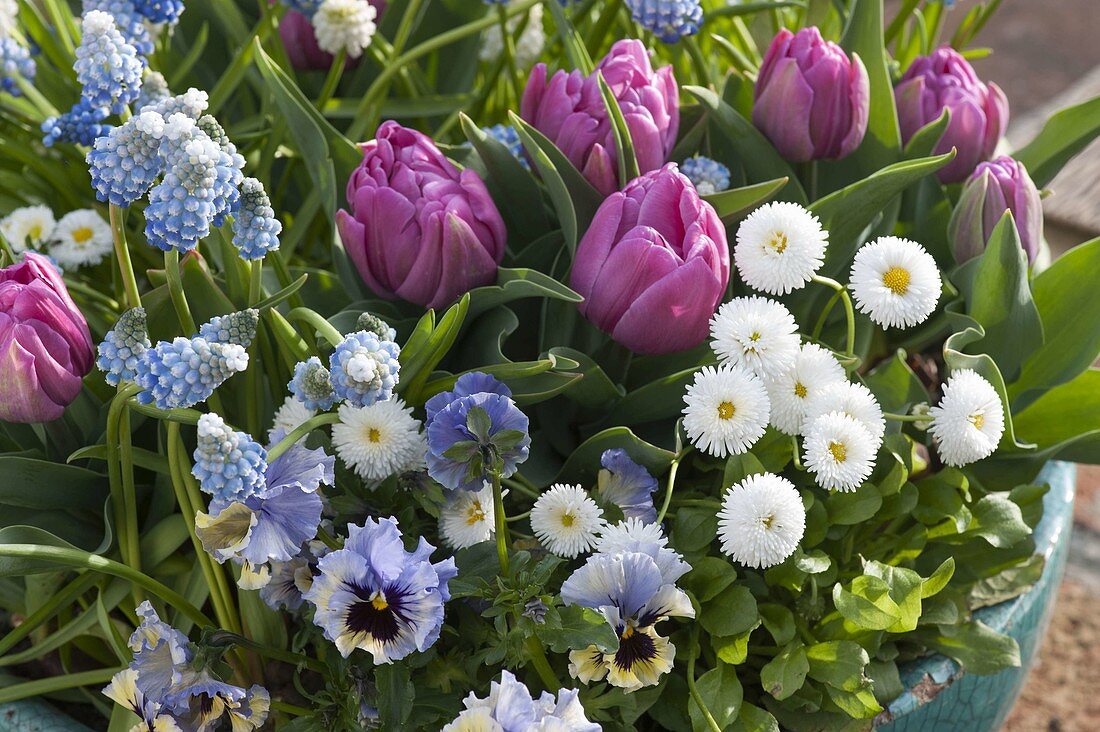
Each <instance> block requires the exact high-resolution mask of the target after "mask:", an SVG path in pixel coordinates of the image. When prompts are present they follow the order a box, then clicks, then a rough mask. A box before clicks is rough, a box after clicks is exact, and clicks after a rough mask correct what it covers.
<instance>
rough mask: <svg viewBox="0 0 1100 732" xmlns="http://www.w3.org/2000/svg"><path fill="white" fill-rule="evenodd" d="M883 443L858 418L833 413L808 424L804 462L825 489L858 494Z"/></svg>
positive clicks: (803, 444) (872, 468) (803, 443)
mask: <svg viewBox="0 0 1100 732" xmlns="http://www.w3.org/2000/svg"><path fill="white" fill-rule="evenodd" d="M880 443H881V441H880V440H876V439H875V437H874V435H872V434H871V432H870V431H869V430H868V429H867V427H865V426H864V425H863V423H862V422H860V421H859V420H857V419H856V418H854V417H851V416H849V415H847V414H844V413H843V412H829V413H828V414H823V415H822V416H820V417H818V418H817V419H815V420H814V421H813V422H810V423H809V424H808V426H807V428H806V437H805V439H804V440H803V442H802V448H803V451H804V456H803V458H802V461H803V462H804V463H805V464H806V469H807V470H809V471H810V472H811V473H813V474H814V480H815V481H816V482H817V484H818V485H819V486H821V487H822V488H826V489H828V490H834V491H845V492H849V491H854V490H856V489H857V488H859V487H860V486H861V485H863V482H864V481H865V480H867V479H868V478H869V477H871V471H872V470H874V469H875V455H876V454H877V453H878V446H879V444H880Z"/></svg>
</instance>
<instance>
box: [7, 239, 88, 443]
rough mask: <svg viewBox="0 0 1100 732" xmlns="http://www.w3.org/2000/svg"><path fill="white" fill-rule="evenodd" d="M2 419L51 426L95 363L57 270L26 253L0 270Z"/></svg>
mask: <svg viewBox="0 0 1100 732" xmlns="http://www.w3.org/2000/svg"><path fill="white" fill-rule="evenodd" d="M0 359H2V362H0V421H5V422H22V423H27V422H50V421H53V420H55V419H57V418H59V417H60V416H61V415H62V413H63V412H64V411H65V407H67V406H68V405H69V404H70V403H71V402H72V401H73V400H74V399H76V395H77V394H79V393H80V389H81V385H82V379H83V377H84V375H85V374H87V373H88V372H89V371H91V369H92V362H93V359H94V356H93V351H92V337H91V334H90V333H89V332H88V324H87V322H86V321H85V320H84V316H83V315H82V314H81V313H80V310H78V309H77V307H76V304H75V303H74V302H73V301H72V298H70V297H69V291H68V290H67V289H66V288H65V283H64V282H63V281H62V279H61V276H60V275H59V274H58V272H57V269H56V268H54V266H53V265H52V264H51V263H50V260H48V259H46V258H45V257H43V256H42V255H40V254H35V253H34V252H28V253H26V254H25V255H24V260H23V261H22V262H21V263H20V264H15V265H12V266H10V267H5V268H3V269H0Z"/></svg>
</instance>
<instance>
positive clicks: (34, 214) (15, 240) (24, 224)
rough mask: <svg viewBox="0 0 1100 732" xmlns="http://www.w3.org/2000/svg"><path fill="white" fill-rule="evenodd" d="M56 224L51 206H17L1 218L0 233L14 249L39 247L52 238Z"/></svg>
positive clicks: (20, 250)
mask: <svg viewBox="0 0 1100 732" xmlns="http://www.w3.org/2000/svg"><path fill="white" fill-rule="evenodd" d="M54 226H56V222H55V221H54V217H53V211H51V210H50V207H49V206H24V207H23V208H17V209H15V210H14V211H12V212H11V213H10V214H8V215H7V216H5V217H4V218H3V219H2V220H0V234H3V235H4V238H5V239H7V240H8V244H10V245H11V248H12V251H14V252H16V253H17V254H18V253H19V252H22V251H25V250H27V249H38V248H39V247H40V246H42V245H43V244H44V243H46V242H47V241H49V240H50V236H52V235H53V227H54Z"/></svg>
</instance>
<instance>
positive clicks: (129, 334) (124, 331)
mask: <svg viewBox="0 0 1100 732" xmlns="http://www.w3.org/2000/svg"><path fill="white" fill-rule="evenodd" d="M152 345H153V344H152V343H150V342H149V334H148V332H147V331H146V320H145V308H131V309H130V310H127V311H126V312H124V313H123V314H122V315H121V316H120V317H119V319H118V322H116V323H115V327H114V328H112V329H111V330H109V331H107V335H106V336H104V337H103V342H102V343H100V344H99V348H98V351H99V358H97V359H96V362H95V365H96V367H97V368H98V369H99V370H100V371H102V372H104V374H106V375H105V376H104V379H105V380H106V381H107V383H108V384H110V385H111V386H118V385H119V383H120V382H122V381H134V380H135V379H136V378H137V368H138V364H139V363H140V362H141V359H142V358H143V357H144V356H145V351H146V350H148V349H149V348H151V347H152Z"/></svg>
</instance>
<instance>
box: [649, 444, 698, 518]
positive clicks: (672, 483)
mask: <svg viewBox="0 0 1100 732" xmlns="http://www.w3.org/2000/svg"><path fill="white" fill-rule="evenodd" d="M689 452H691V445H688V446H687V447H685V448H684V449H683V450H681V451H680V452H679V453H677V454H676V457H674V458H673V459H672V465H670V466H669V468H668V486H667V487H666V488H665V500H664V503H662V504H661V510H660V512H658V514H657V523H658V524H659V523H661V522H662V521H664V520H665V514H666V513H668V507H669V505H670V504H671V503H672V491H673V490H674V489H675V487H676V473H677V472H679V470H680V461H681V460H683V459H684V457H685V456H686V455H687V454H688V453H689Z"/></svg>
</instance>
